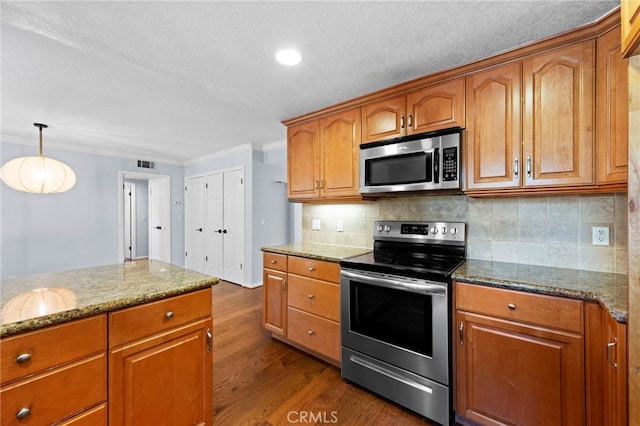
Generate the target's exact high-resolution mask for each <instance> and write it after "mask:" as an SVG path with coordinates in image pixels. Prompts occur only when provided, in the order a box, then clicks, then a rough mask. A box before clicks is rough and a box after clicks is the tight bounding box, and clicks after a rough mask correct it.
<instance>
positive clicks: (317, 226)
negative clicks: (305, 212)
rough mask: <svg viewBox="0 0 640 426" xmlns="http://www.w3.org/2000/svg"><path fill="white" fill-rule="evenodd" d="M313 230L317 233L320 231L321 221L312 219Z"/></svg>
mask: <svg viewBox="0 0 640 426" xmlns="http://www.w3.org/2000/svg"><path fill="white" fill-rule="evenodd" d="M311 229H313V230H315V231H319V230H320V219H311Z"/></svg>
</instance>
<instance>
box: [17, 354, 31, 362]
mask: <svg viewBox="0 0 640 426" xmlns="http://www.w3.org/2000/svg"><path fill="white" fill-rule="evenodd" d="M29 361H31V354H20V355H18V356H17V357H16V363H17V364H24V363H25V362H29Z"/></svg>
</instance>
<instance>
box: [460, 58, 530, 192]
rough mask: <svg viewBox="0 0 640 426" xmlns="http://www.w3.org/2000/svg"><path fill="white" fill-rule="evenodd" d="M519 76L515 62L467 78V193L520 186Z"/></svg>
mask: <svg viewBox="0 0 640 426" xmlns="http://www.w3.org/2000/svg"><path fill="white" fill-rule="evenodd" d="M521 74H522V70H521V64H520V63H519V62H517V63H513V64H509V65H505V66H502V67H497V68H493V69H491V70H488V71H483V72H480V73H476V74H473V75H470V76H469V77H467V80H466V84H467V90H466V102H467V108H466V110H467V131H466V141H465V148H466V149H465V151H464V152H465V154H464V155H465V158H466V175H467V190H468V191H473V190H477V189H497V188H499V189H504V188H519V187H520V186H521V184H522V180H521V173H520V164H521V163H522V153H521V137H522V125H521V121H522V115H521V110H520V104H521V97H520V86H521V80H522V78H521Z"/></svg>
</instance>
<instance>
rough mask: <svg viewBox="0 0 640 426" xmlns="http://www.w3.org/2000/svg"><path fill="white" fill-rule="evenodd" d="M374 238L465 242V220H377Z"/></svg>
mask: <svg viewBox="0 0 640 426" xmlns="http://www.w3.org/2000/svg"><path fill="white" fill-rule="evenodd" d="M373 229H374V231H373V239H374V240H375V239H381V240H383V239H400V240H421V241H427V240H431V241H434V242H435V241H451V242H462V243H464V241H465V237H466V232H465V231H466V223H464V222H403V221H395V220H377V221H375V222H374V227H373Z"/></svg>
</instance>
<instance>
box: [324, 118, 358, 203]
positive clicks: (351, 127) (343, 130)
mask: <svg viewBox="0 0 640 426" xmlns="http://www.w3.org/2000/svg"><path fill="white" fill-rule="evenodd" d="M359 149H360V108H355V109H351V110H348V111H343V112H339V113H337V114H333V115H330V116H328V117H324V118H322V119H321V120H320V159H321V160H320V161H321V170H320V194H321V197H327V198H332V197H357V196H359V195H360V193H359V181H358V179H359V176H358V159H359V157H358V154H359Z"/></svg>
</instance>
